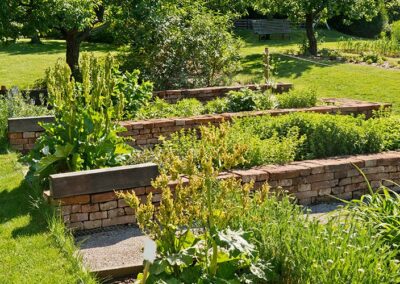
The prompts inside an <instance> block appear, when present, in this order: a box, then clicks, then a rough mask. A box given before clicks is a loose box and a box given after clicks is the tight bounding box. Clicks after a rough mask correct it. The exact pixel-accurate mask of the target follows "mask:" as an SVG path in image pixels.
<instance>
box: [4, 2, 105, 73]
mask: <svg viewBox="0 0 400 284" xmlns="http://www.w3.org/2000/svg"><path fill="white" fill-rule="evenodd" d="M0 15H1V18H0V39H3V40H4V39H6V38H14V39H15V38H18V37H20V36H27V37H35V36H36V35H38V34H39V33H42V32H47V31H49V30H50V29H55V30H57V31H59V32H60V33H61V35H62V37H63V38H64V39H65V40H66V43H67V50H66V60H67V63H68V65H69V66H70V68H71V70H72V73H73V74H74V75H76V74H77V72H78V61H79V51H80V45H81V43H82V41H83V40H85V39H86V38H87V37H88V36H89V34H90V32H91V31H93V30H95V29H101V28H103V27H104V26H105V25H106V24H105V21H104V20H105V15H106V13H105V5H104V3H103V1H102V0H86V1H81V0H2V1H1V3H0Z"/></svg>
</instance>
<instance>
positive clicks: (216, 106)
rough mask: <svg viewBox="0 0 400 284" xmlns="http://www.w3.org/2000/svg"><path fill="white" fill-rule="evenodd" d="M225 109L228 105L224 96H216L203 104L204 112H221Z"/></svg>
mask: <svg viewBox="0 0 400 284" xmlns="http://www.w3.org/2000/svg"><path fill="white" fill-rule="evenodd" d="M227 111H228V107H227V99H226V98H216V99H214V100H211V101H208V102H207V103H206V104H205V106H204V113H223V112H227Z"/></svg>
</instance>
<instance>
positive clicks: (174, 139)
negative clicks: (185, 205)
mask: <svg viewBox="0 0 400 284" xmlns="http://www.w3.org/2000/svg"><path fill="white" fill-rule="evenodd" d="M199 136H200V137H201V138H200V139H199V138H198V137H199ZM302 143H303V138H302V137H299V135H298V133H297V131H296V129H293V130H292V131H290V132H289V133H288V135H286V136H281V137H279V136H272V137H270V138H268V139H260V138H259V137H258V136H256V135H253V134H252V133H251V132H248V131H246V129H241V128H239V127H235V126H234V127H232V126H230V125H229V124H228V123H224V124H222V125H220V126H219V127H215V126H209V127H204V126H202V127H200V130H199V133H198V132H197V130H187V131H185V130H181V131H180V132H177V133H174V134H172V135H171V138H170V139H168V140H165V141H163V143H162V145H159V146H157V147H156V149H155V151H154V153H153V156H152V159H153V160H154V161H155V162H156V163H157V164H159V165H160V167H161V168H168V167H170V166H171V163H172V162H171V161H170V160H169V159H168V157H169V156H168V155H167V154H166V153H171V154H170V155H174V156H178V157H180V159H183V160H184V159H190V160H193V161H194V162H195V163H196V164H198V165H199V164H201V160H202V158H203V156H204V155H205V153H204V152H203V151H206V153H214V152H216V153H220V152H224V153H226V155H232V154H233V153H238V151H239V150H240V151H239V152H240V156H238V157H237V161H235V165H237V166H238V167H244V168H247V167H252V166H256V165H263V164H284V163H287V162H290V161H293V160H294V158H295V155H296V152H297V151H298V148H299V147H300V145H301V144H302ZM205 149H206V150H205ZM189 152H190V153H191V155H192V156H190V157H188V156H187V153H189ZM221 159H222V158H221V156H219V155H218V154H215V155H213V160H212V161H213V166H215V167H220V168H222V169H224V170H227V169H230V167H231V165H229V164H228V165H223V164H222V161H221ZM131 162H133V163H136V159H134V160H133V161H131Z"/></svg>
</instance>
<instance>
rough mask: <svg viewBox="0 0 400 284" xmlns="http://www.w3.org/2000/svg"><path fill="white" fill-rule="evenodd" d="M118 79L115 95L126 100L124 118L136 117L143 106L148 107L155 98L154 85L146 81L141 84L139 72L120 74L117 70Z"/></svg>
mask: <svg viewBox="0 0 400 284" xmlns="http://www.w3.org/2000/svg"><path fill="white" fill-rule="evenodd" d="M114 72H116V74H115V75H114V76H115V78H116V83H115V89H114V90H113V92H114V95H116V96H117V97H120V96H123V97H124V98H125V100H124V115H123V116H124V118H132V117H135V116H136V112H137V111H138V110H139V109H140V108H141V107H143V106H146V105H147V103H148V102H149V100H150V99H151V98H152V96H153V84H152V83H150V82H148V81H144V82H141V83H139V75H140V71H139V70H134V71H133V72H128V71H126V72H124V73H122V72H119V71H117V70H115V71H114Z"/></svg>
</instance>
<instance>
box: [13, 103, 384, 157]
mask: <svg viewBox="0 0 400 284" xmlns="http://www.w3.org/2000/svg"><path fill="white" fill-rule="evenodd" d="M324 101H325V102H326V103H327V104H329V105H326V106H317V107H311V108H301V109H274V110H265V111H251V112H241V113H223V114H215V115H200V116H193V117H184V118H165V119H149V120H141V121H122V122H120V124H121V125H122V126H124V127H125V128H126V131H125V132H123V133H121V135H122V136H126V137H132V138H133V139H134V140H133V141H131V142H130V144H131V145H132V146H139V147H152V146H154V145H155V144H157V143H159V137H160V136H164V137H169V136H170V135H171V134H172V133H174V132H176V131H179V130H181V129H188V128H198V127H199V126H201V125H207V124H213V125H219V124H220V123H221V122H223V121H231V120H233V119H234V118H238V117H244V116H248V117H250V116H265V115H271V116H277V115H283V114H288V113H293V112H316V113H331V114H334V113H339V114H353V115H359V114H364V115H366V117H370V116H371V115H372V113H373V111H376V110H379V109H380V108H381V107H389V106H390V104H381V103H370V102H362V101H355V100H348V99H324ZM39 121H43V122H49V121H54V117H51V116H46V117H36V118H11V119H9V120H8V138H9V142H10V145H11V146H12V148H13V149H15V150H18V151H22V152H27V151H29V150H30V149H32V148H33V146H34V143H35V141H36V139H37V137H39V136H40V134H41V133H42V132H43V129H42V128H41V127H40V126H39V125H38V122H39Z"/></svg>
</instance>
